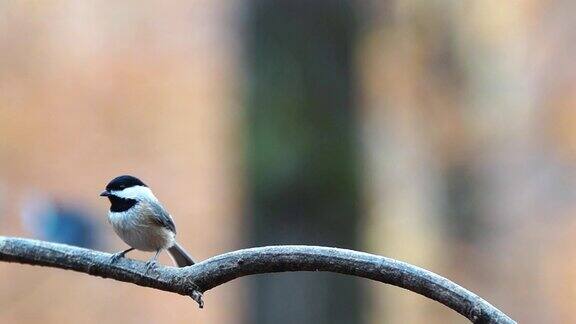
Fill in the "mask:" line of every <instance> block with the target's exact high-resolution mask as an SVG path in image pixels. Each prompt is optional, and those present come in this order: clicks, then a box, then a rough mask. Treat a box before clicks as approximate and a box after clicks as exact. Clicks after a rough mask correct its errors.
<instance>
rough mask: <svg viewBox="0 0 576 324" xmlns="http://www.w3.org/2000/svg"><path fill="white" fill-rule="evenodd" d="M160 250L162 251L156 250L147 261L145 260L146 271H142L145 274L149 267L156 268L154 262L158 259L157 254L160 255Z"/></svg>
mask: <svg viewBox="0 0 576 324" xmlns="http://www.w3.org/2000/svg"><path fill="white" fill-rule="evenodd" d="M160 252H162V250H158V251H156V254H154V256H153V257H152V259H150V260H149V261H148V262H146V271H145V272H144V274H147V273H148V271H150V269H152V268H156V264H157V261H156V259H158V255H160Z"/></svg>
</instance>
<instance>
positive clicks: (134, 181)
mask: <svg viewBox="0 0 576 324" xmlns="http://www.w3.org/2000/svg"><path fill="white" fill-rule="evenodd" d="M134 186H143V187H148V186H147V185H146V184H144V182H142V180H140V179H138V178H136V177H133V176H131V175H121V176H119V177H116V178H114V179H112V181H110V182H109V183H108V185H106V191H107V192H110V191H119V190H122V189H125V188H130V187H134Z"/></svg>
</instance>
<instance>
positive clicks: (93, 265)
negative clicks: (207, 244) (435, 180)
mask: <svg viewBox="0 0 576 324" xmlns="http://www.w3.org/2000/svg"><path fill="white" fill-rule="evenodd" d="M111 256H112V255H111V254H108V253H103V252H98V251H94V250H88V249H83V248H79V247H73V246H68V245H63V244H56V243H49V242H44V241H37V240H30V239H23V238H10V237H2V236H0V261H7V262H18V263H25V264H31V265H41V266H49V267H54V268H61V269H68V270H74V271H78V272H84V273H87V274H90V275H94V276H100V277H103V278H111V279H115V280H119V281H124V282H130V283H134V284H136V285H140V286H145V287H151V288H156V289H160V290H164V291H169V292H174V293H178V294H181V295H187V296H191V297H192V298H194V299H195V300H196V301H197V302H198V303H199V304H200V307H202V305H203V302H202V299H201V297H202V293H203V292H205V291H207V290H210V289H212V288H215V287H217V286H219V285H221V284H224V283H226V282H228V281H230V280H233V279H236V278H239V277H243V276H248V275H252V274H260V273H273V272H286V271H328V272H336V273H341V274H347V275H352V276H357V277H362V278H367V279H372V280H375V281H379V282H383V283H387V284H391V285H394V286H398V287H402V288H405V289H408V290H411V291H413V292H415V293H418V294H420V295H423V296H426V297H428V298H431V299H433V300H436V301H438V302H440V303H442V304H444V305H446V306H447V307H450V308H451V309H453V310H455V311H457V312H458V313H460V314H462V315H463V316H465V317H466V318H468V319H469V320H470V321H471V322H472V323H516V322H515V321H513V320H512V319H511V318H509V317H508V316H506V315H505V314H504V313H502V312H501V311H500V310H498V309H497V308H495V307H494V306H492V305H490V303H488V302H487V301H485V300H483V299H482V298H480V297H478V296H476V295H475V294H473V293H472V292H470V291H468V290H466V289H464V288H462V287H460V286H458V285H457V284H455V283H453V282H452V281H450V280H448V279H446V278H443V277H441V276H439V275H437V274H435V273H432V272H430V271H427V270H424V269H422V268H419V267H416V266H413V265H410V264H408V263H405V262H401V261H397V260H394V259H390V258H386V257H382V256H377V255H373V254H368V253H363V252H357V251H352V250H345V249H337V248H328V247H319V246H301V245H293V246H267V247H260V248H252V249H245V250H238V251H234V252H230V253H226V254H221V255H218V256H215V257H212V258H210V259H207V260H205V261H203V262H200V263H197V264H195V265H193V266H190V267H186V268H175V267H164V266H160V267H158V268H156V269H155V270H153V271H150V272H148V274H144V271H145V268H146V266H145V263H144V262H141V261H135V260H131V259H126V258H122V259H120V260H118V261H117V262H115V263H111V262H110V258H111Z"/></svg>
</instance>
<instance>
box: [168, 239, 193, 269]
mask: <svg viewBox="0 0 576 324" xmlns="http://www.w3.org/2000/svg"><path fill="white" fill-rule="evenodd" d="M168 254H170V257H172V260H174V263H176V265H177V266H179V267H187V266H191V265H193V264H194V263H195V262H194V259H192V257H191V256H190V255H189V254H188V253H187V252H186V251H185V250H184V249H183V248H182V247H181V246H180V245H179V244H178V243H175V244H174V245H173V246H172V247H170V248H169V249H168Z"/></svg>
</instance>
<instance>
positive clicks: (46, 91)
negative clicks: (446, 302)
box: [0, 0, 576, 324]
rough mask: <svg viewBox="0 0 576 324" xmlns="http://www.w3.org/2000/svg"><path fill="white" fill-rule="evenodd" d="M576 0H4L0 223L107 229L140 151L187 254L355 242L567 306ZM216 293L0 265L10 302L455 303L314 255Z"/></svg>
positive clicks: (46, 319) (573, 256)
mask: <svg viewBox="0 0 576 324" xmlns="http://www.w3.org/2000/svg"><path fill="white" fill-rule="evenodd" d="M575 9H576V2H574V1H569V0H552V1H543V0H526V1H496V0H484V1H429V0H380V1H376V0H374V1H369V0H359V1H351V0H350V1H344V0H338V1H337V0H331V1H328V0H323V1H303V0H276V1H265V0H245V1H224V0H212V1H208V0H194V1H171V2H160V1H117V2H116V1H72V0H67V1H66V0H61V1H9V0H6V1H0V235H5V236H24V237H32V238H38V239H44V240H50V241H56V242H64V243H68V244H73V245H78V246H85V247H90V248H94V249H99V250H104V251H109V252H115V251H119V250H121V249H123V248H125V245H124V244H123V243H122V242H121V241H120V239H119V238H117V237H116V236H115V235H114V234H113V232H112V230H111V228H110V226H109V225H108V224H107V221H106V213H107V210H108V206H109V204H108V202H107V201H105V200H103V199H99V197H98V194H99V192H100V191H101V190H102V189H103V187H104V186H105V185H106V183H107V182H108V181H109V180H110V179H112V178H113V177H115V176H117V175H120V174H125V173H129V174H133V175H137V176H138V177H140V178H142V179H143V180H144V181H145V182H146V183H148V184H149V185H150V186H151V187H152V188H153V190H154V191H155V193H156V195H157V196H158V197H159V198H160V200H161V201H163V202H164V204H165V205H166V206H167V208H168V209H169V211H170V212H171V213H172V215H173V216H174V218H175V221H176V224H177V226H178V229H179V232H178V235H179V241H180V242H181V243H182V244H183V245H184V246H186V247H187V249H188V250H189V252H190V253H191V254H193V255H194V256H195V257H196V258H197V259H198V260H203V259H206V258H208V257H210V256H213V255H216V254H219V253H223V252H226V251H230V250H235V249H240V248H245V247H251V246H260V245H269V244H320V245H329V246H337V247H343V248H351V249H357V250H363V251H367V252H371V253H376V254H381V255H385V256H389V257H393V258H397V259H400V260H403V261H406V262H410V263H412V264H416V265H419V266H422V267H424V268H427V269H430V270H432V271H434V272H437V273H439V274H441V275H444V276H446V277H448V278H450V279H452V280H454V281H456V282H457V283H460V284H461V285H463V286H464V287H466V288H468V289H470V290H472V291H473V292H475V293H477V294H479V295H480V296H482V297H484V298H485V299H487V300H488V301H490V302H491V303H492V304H494V305H495V306H497V307H499V308H501V309H502V310H504V311H505V312H506V313H508V314H509V315H510V316H512V317H513V318H514V319H516V320H518V321H519V322H521V323H570V322H576V313H574V312H573V311H572V310H573V309H574V308H575V307H576V270H574V269H576V261H575V260H576V244H574V242H575V240H574V237H575V236H576V218H575V217H574V214H575V213H576V109H574V106H575V105H576V63H574V60H573V58H574V57H575V55H576V46H575V44H576V20H574V19H573V17H572V13H573V12H574V10H575ZM571 107H572V108H571ZM130 256H131V257H133V258H140V259H147V258H149V257H150V255H149V254H146V253H138V252H136V253H134V254H131V255H130ZM161 262H163V263H165V264H170V260H169V258H168V257H167V256H166V255H164V256H162V259H161ZM205 301H206V308H205V309H204V310H199V309H198V308H197V305H196V304H195V303H194V302H193V301H192V300H190V299H189V298H185V297H182V296H179V295H175V294H170V293H165V292H161V291H156V290H153V289H146V288H142V287H137V286H134V285H131V284H126V283H120V282H115V281H111V280H102V279H96V278H91V277H88V276H86V275H84V274H78V273H73V272H68V271H62V270H56V269H48V268H39V267H30V266H23V265H16V264H6V263H0V323H77V322H80V321H81V322H85V323H103V322H106V323H125V324H130V323H158V322H166V323H193V322H194V323H224V324H226V323H246V324H248V323H255V324H264V323H275V324H288V323H302V324H308V323H310V324H311V323H374V324H375V323H465V322H466V321H465V319H464V318H463V317H460V316H459V315H458V314H456V313H455V312H453V311H451V310H449V309H447V308H445V307H443V306H441V305H440V304H437V303H435V302H432V301H430V300H427V299H426V298H424V297H421V296H419V295H416V294H413V293H411V292H407V291H404V290H401V289H399V288H395V287H390V286H385V285H382V284H376V283H373V282H369V281H367V280H357V279H354V278H350V277H345V276H340V275H333V274H324V273H313V274H309V273H292V274H275V275H261V276H255V277H250V278H242V279H239V280H235V281H233V282H231V283H228V284H226V285H224V286H221V287H218V288H217V289H215V290H213V291H210V292H208V293H207V294H206V295H205Z"/></svg>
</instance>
